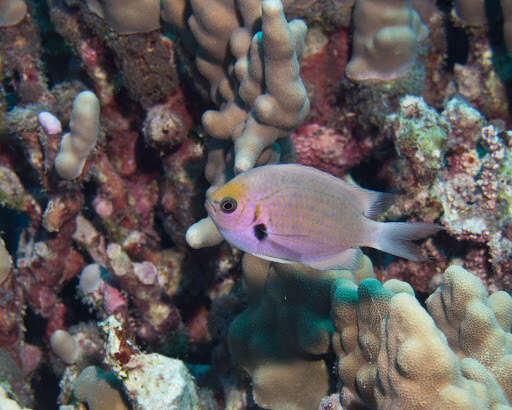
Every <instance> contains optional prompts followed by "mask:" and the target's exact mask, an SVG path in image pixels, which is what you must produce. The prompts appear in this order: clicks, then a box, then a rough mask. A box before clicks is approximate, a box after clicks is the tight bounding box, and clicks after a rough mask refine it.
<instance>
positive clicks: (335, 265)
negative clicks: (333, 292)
mask: <svg viewBox="0 0 512 410" xmlns="http://www.w3.org/2000/svg"><path fill="white" fill-rule="evenodd" d="M362 256H363V252H362V251H361V249H359V248H351V249H347V250H344V251H343V252H341V253H338V254H336V255H332V256H328V257H325V258H323V259H320V260H314V261H301V262H300V263H302V264H303V265H306V266H309V267H311V268H313V269H318V270H330V269H348V270H355V269H356V268H357V267H358V266H359V264H360V262H361V258H362Z"/></svg>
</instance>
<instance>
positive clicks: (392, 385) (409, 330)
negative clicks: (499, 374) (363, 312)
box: [375, 293, 510, 410]
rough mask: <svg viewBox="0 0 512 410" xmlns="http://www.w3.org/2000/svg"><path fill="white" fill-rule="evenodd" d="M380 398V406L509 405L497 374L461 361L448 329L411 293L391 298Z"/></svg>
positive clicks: (381, 354)
mask: <svg viewBox="0 0 512 410" xmlns="http://www.w3.org/2000/svg"><path fill="white" fill-rule="evenodd" d="M375 397H376V401H377V405H378V408H379V409H395V408H403V409H432V408H438V409H460V410H462V409H486V408H492V409H498V408H501V409H504V408H510V407H508V406H506V404H507V402H506V400H505V397H504V396H503V393H502V392H500V389H499V386H498V385H497V383H496V381H495V380H494V378H493V376H492V375H491V374H490V373H488V372H487V371H486V369H485V368H484V367H483V366H481V365H480V364H479V363H478V362H476V361H474V360H473V359H464V361H462V362H459V360H458V358H457V356H456V355H455V353H454V352H453V351H452V350H451V349H450V347H449V346H448V343H447V342H446V338H445V337H444V335H443V333H442V332H441V331H440V330H439V329H437V327H436V325H435V323H434V321H433V320H432V318H431V317H430V316H429V315H428V314H427V312H426V311H425V310H424V309H423V308H422V307H421V306H420V304H419V303H418V301H417V300H416V299H415V298H414V297H413V296H411V295H409V294H406V293H399V294H397V295H395V296H393V298H392V299H391V302H390V305H389V314H388V316H387V317H386V319H385V320H384V322H383V337H382V339H381V343H380V351H379V358H378V370H377V383H376V388H375Z"/></svg>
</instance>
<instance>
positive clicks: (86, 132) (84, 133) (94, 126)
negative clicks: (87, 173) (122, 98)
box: [55, 91, 100, 179]
mask: <svg viewBox="0 0 512 410" xmlns="http://www.w3.org/2000/svg"><path fill="white" fill-rule="evenodd" d="M99 127H100V102H99V100H98V98H97V97H96V95H95V94H94V93H93V92H91V91H82V92H81V93H79V94H78V95H77V96H76V97H75V100H74V101H73V109H72V111H71V119H70V121H69V129H70V132H69V133H67V134H64V135H63V136H62V139H61V142H60V150H59V153H58V154H57V156H56V157H55V169H56V170H57V173H58V174H59V175H60V176H61V177H62V178H65V179H73V178H76V177H78V176H79V175H80V173H81V172H82V169H83V167H84V164H85V160H86V159H87V156H88V155H89V153H90V152H91V151H92V149H93V148H94V145H95V144H96V139H97V138H98V134H99Z"/></svg>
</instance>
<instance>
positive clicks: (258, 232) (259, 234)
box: [254, 224, 268, 241]
mask: <svg viewBox="0 0 512 410" xmlns="http://www.w3.org/2000/svg"><path fill="white" fill-rule="evenodd" d="M254 236H255V237H256V239H257V240H258V241H262V240H263V239H265V238H266V237H267V236H268V233H267V227H266V226H265V224H258V225H254Z"/></svg>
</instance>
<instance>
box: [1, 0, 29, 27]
mask: <svg viewBox="0 0 512 410" xmlns="http://www.w3.org/2000/svg"><path fill="white" fill-rule="evenodd" d="M26 13H27V4H26V3H25V2H24V1H23V0H0V27H8V26H14V25H15V24H18V23H19V22H20V21H21V20H22V19H23V18H24V17H25V14H26Z"/></svg>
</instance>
